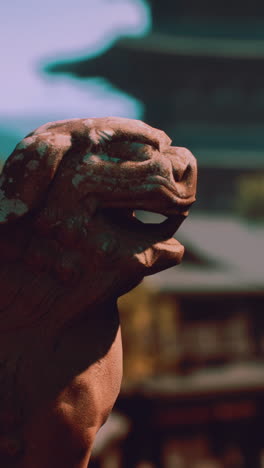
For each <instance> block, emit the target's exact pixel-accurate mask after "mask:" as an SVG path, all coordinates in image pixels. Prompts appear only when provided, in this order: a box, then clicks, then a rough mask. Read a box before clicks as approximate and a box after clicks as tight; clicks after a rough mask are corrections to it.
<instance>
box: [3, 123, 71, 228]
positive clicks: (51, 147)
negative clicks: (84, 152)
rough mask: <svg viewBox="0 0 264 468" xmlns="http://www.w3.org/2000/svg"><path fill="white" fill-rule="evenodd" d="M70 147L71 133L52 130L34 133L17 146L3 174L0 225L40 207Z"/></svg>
mask: <svg viewBox="0 0 264 468" xmlns="http://www.w3.org/2000/svg"><path fill="white" fill-rule="evenodd" d="M70 147H71V137H70V135H68V134H59V133H56V132H52V131H47V132H45V133H41V134H35V133H33V134H31V135H30V136H28V137H26V138H24V139H23V140H22V141H21V142H20V143H19V144H18V145H17V146H16V148H15V150H14V151H13V153H12V154H11V155H10V156H9V158H8V159H7V161H6V163H5V165H4V168H3V171H2V174H1V177H0V224H6V223H8V222H9V221H12V220H16V219H18V218H20V217H21V216H24V215H25V214H27V213H28V212H29V211H31V210H32V209H34V208H35V207H36V206H38V204H39V203H40V202H41V200H42V199H43V198H44V197H45V192H46V191H47V189H48V187H49V185H50V183H51V181H52V179H53V177H54V175H55V173H56V170H57V168H58V165H59V163H60V161H61V159H62V157H63V155H64V154H65V152H66V151H68V149H69V148H70Z"/></svg>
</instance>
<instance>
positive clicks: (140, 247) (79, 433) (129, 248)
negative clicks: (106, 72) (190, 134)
mask: <svg viewBox="0 0 264 468" xmlns="http://www.w3.org/2000/svg"><path fill="white" fill-rule="evenodd" d="M195 191H196V162H195V159H194V157H193V155H192V154H191V153H190V152H189V151H188V150H187V149H185V148H178V147H172V146H171V140H170V138H169V137H168V136H167V135H166V134H165V133H164V132H162V131H161V130H157V129H154V128H152V127H150V126H148V125H147V124H145V123H143V122H140V121H137V120H130V119H122V118H115V117H108V118H94V119H92V118H90V119H73V120H67V121H59V122H52V123H48V124H46V125H43V126H42V127H40V128H38V129H37V130H35V131H34V132H32V133H31V134H29V135H27V136H26V137H25V138H24V139H23V140H22V141H21V142H20V143H19V144H18V145H17V147H16V148H15V150H14V152H13V153H12V154H11V156H10V157H9V158H8V160H7V161H6V164H5V166H4V169H3V172H2V174H1V178H0V253H1V266H0V281H1V286H2V292H1V296H0V334H1V345H0V395H1V399H0V462H1V466H5V467H6V468H8V467H9V466H10V467H17V468H33V467H34V468H35V467H38V468H42V467H43V468H44V467H45V468H46V467H49V468H52V467H54V468H55V467H56V468H58V467H64V468H66V467H69V468H71V467H75V468H83V467H86V466H87V463H88V460H89V457H90V452H91V447H92V443H93V440H94V437H95V435H96V432H97V430H98V429H99V428H100V426H101V425H102V424H103V422H104V421H105V419H106V418H107V415H108V414H109V412H110V411H111V408H112V406H113V404H114V402H115V400H116V397H117V395H118V392H119V389H120V383H121V378H122V345H121V338H120V326H119V317H118V311H117V307H116V300H117V298H118V297H119V296H120V295H122V294H124V293H125V292H127V291H129V290H130V289H131V288H133V287H134V286H135V285H137V284H138V283H139V282H140V281H141V280H142V279H143V277H144V276H146V275H150V274H153V273H156V272H158V271H161V270H163V269H166V268H168V267H170V266H172V265H175V264H177V263H179V262H180V261H181V258H182V255H183V250H184V249H183V247H182V245H181V244H180V243H179V242H177V241H176V240H175V239H174V238H173V235H174V233H175V231H176V230H177V229H178V227H179V226H180V224H181V222H182V221H183V220H184V218H185V217H186V215H187V214H188V209H189V207H190V205H191V204H192V203H193V202H194V200H195ZM136 209H140V210H150V211H155V212H157V213H160V214H163V215H165V216H167V220H165V221H164V222H163V223H161V224H158V225H155V224H148V225H146V224H144V223H142V222H140V221H139V220H137V219H136V218H135V216H134V215H133V212H134V210H136Z"/></svg>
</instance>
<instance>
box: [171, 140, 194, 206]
mask: <svg viewBox="0 0 264 468" xmlns="http://www.w3.org/2000/svg"><path fill="white" fill-rule="evenodd" d="M169 157H170V159H171V163H172V169H173V178H174V182H175V184H176V186H177V191H178V193H179V194H182V197H183V198H188V199H189V198H190V203H192V201H191V200H193V201H195V194H196V184H197V164H196V159H195V157H194V156H193V154H192V153H191V151H189V150H188V149H186V148H179V147H172V148H171V149H170V154H169Z"/></svg>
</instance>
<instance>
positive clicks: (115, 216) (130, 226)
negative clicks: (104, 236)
mask: <svg viewBox="0 0 264 468" xmlns="http://www.w3.org/2000/svg"><path fill="white" fill-rule="evenodd" d="M104 211H105V214H107V216H108V217H109V218H110V219H111V221H112V222H114V223H115V224H116V223H118V226H119V227H120V228H121V229H125V230H126V231H129V233H130V236H134V238H135V240H136V239H137V240H139V239H141V240H142V241H144V243H145V242H149V243H150V244H157V243H159V244H161V243H162V244H163V248H164V247H165V245H166V247H167V248H169V246H171V247H170V248H173V247H175V246H178V245H179V242H178V241H177V240H176V239H174V238H173V236H174V234H175V232H176V231H177V230H178V229H179V227H180V225H181V224H182V222H183V220H184V219H185V216H184V215H182V214H175V215H169V216H168V215H165V214H163V213H158V212H151V211H142V210H140V211H138V210H133V209H130V208H108V209H107V210H104ZM153 221H154V222H153Z"/></svg>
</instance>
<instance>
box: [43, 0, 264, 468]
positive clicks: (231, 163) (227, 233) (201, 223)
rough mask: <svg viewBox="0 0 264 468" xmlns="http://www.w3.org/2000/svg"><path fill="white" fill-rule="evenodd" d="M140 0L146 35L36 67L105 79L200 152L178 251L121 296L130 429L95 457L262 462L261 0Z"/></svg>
mask: <svg viewBox="0 0 264 468" xmlns="http://www.w3.org/2000/svg"><path fill="white" fill-rule="evenodd" d="M148 3H149V6H150V8H151V12H152V24H153V26H152V30H151V31H150V33H149V34H148V35H146V36H145V37H141V38H126V39H122V40H119V41H117V42H115V43H114V44H113V46H112V47H111V48H109V49H108V50H106V51H104V52H102V53H101V54H100V55H98V56H94V57H83V58H82V59H80V58H78V59H77V60H72V61H62V62H60V63H58V62H56V63H55V62H54V63H50V64H49V65H48V66H46V69H45V71H46V73H48V74H66V75H67V74H68V75H71V76H74V77H76V78H79V79H83V78H88V77H103V78H105V79H107V80H108V81H109V82H110V83H111V84H112V86H114V87H116V88H117V89H119V90H121V91H122V92H125V93H127V94H130V95H132V96H134V97H136V98H137V99H138V100H140V101H141V102H142V103H143V105H144V116H143V117H142V119H143V120H145V121H146V122H147V123H149V124H150V125H153V126H155V127H159V128H162V129H164V130H165V131H166V132H167V133H168V134H169V135H170V136H171V137H172V138H173V141H174V144H176V145H178V146H187V147H188V148H190V149H191V150H192V152H193V153H194V154H195V155H196V156H197V158H198V162H199V186H198V201H197V204H196V205H195V206H194V207H193V209H192V213H191V217H190V219H189V220H188V221H186V222H185V223H184V225H183V226H182V228H181V229H180V232H179V234H178V233H177V235H176V237H177V239H179V240H180V241H182V243H183V244H184V245H185V246H186V254H185V260H184V262H183V264H182V265H181V266H179V267H176V268H172V269H170V270H168V271H165V272H163V273H162V274H159V275H157V276H154V277H150V278H148V280H147V281H145V282H144V284H143V286H142V285H141V286H140V287H139V289H137V290H135V291H132V292H131V294H130V295H128V296H126V297H124V298H122V299H121V301H120V305H121V309H122V312H121V315H122V321H123V338H124V360H125V362H124V367H125V379H124V386H123V391H122V393H121V396H120V399H119V402H118V404H117V408H118V409H119V411H120V412H121V413H122V414H123V417H124V415H125V417H127V418H128V420H129V421H130V423H129V424H130V426H129V427H130V430H127V436H125V435H124V433H125V431H126V429H125V428H126V427H127V426H126V425H125V424H123V426H122V427H123V428H124V429H123V432H122V431H121V430H120V434H119V435H118V431H116V432H115V434H116V438H115V444H114V455H113V456H112V458H111V450H113V445H111V449H110V452H109V451H107V448H105V449H102V450H101V451H100V450H99V449H97V451H96V453H95V454H94V458H93V461H92V462H91V468H93V467H94V468H95V467H97V468H98V467H100V468H111V467H112V468H121V467H125V468H140V467H141V468H142V467H145V468H198V467H200V468H201V467H203V468H206V467H207V468H222V467H224V468H235V467H236V468H261V467H263V466H264V462H263V450H264V424H263V416H264V396H263V391H264V365H263V356H264V327H263V324H264V319H263V301H264V266H263V265H264V224H263V221H264V137H263V125H264V86H263V83H264V3H263V2H260V1H257V0H252V1H251V2H246V1H238V0H229V1H225V0H222V1H221V2H212V1H209V0H199V1H197V0H188V1H186V0H185V1H182V0H178V1H171V0H163V1H162V2H161V1H159V0H149V2H148ZM144 216H145V218H144V219H145V221H146V222H147V221H148V220H150V219H151V214H145V215H144ZM120 427H121V426H120ZM109 431H110V432H111V428H110V429H109ZM107 437H109V433H108V436H107ZM99 445H100V444H99ZM101 446H102V447H103V446H105V447H107V444H105V445H104V444H103V443H102V444H101ZM109 453H110V455H109ZM113 457H115V458H113ZM111 460H112V461H111ZM113 460H115V461H113ZM111 463H112V464H111Z"/></svg>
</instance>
